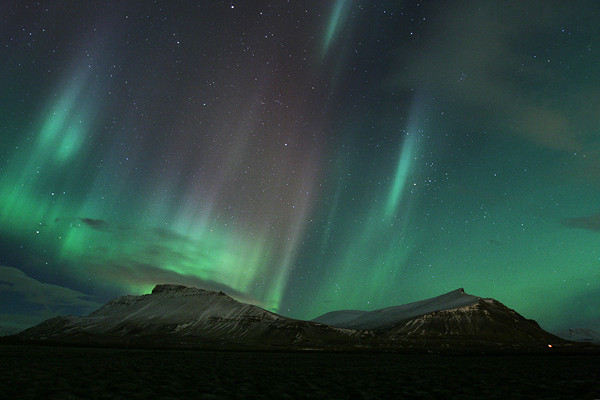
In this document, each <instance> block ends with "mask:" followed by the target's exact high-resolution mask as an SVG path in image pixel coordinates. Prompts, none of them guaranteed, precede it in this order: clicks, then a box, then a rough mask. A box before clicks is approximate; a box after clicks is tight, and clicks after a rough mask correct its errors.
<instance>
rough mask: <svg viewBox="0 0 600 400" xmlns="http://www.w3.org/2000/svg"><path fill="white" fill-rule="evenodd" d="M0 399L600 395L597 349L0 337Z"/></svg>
mask: <svg viewBox="0 0 600 400" xmlns="http://www.w3.org/2000/svg"><path fill="white" fill-rule="evenodd" d="M0 398H3V399H23V398H30V399H31V398H39V399H184V398H190V399H191V398H194V399H227V398H234V399H261V398H264V399H266V398H281V399H286V398H289V399H291V398H294V399H309V398H310V399H313V398H314V399H379V398H381V399H390V398H395V399H402V398H406V399H416V398H419V399H421V398H423V399H445V398H455V399H480V398H490V399H503V400H508V399H522V398H525V399H600V358H599V357H598V356H486V357H482V356H437V355H401V354H315V353H308V354H307V353H240V352H205V351H177V350H124V349H119V350H115V349H102V348H75V347H40V346H24V345H3V346H0Z"/></svg>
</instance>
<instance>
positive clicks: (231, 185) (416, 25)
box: [0, 0, 600, 330]
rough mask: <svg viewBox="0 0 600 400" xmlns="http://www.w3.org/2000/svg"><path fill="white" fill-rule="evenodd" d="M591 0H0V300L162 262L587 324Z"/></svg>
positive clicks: (23, 304) (598, 28)
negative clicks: (457, 296) (471, 303)
mask: <svg viewBox="0 0 600 400" xmlns="http://www.w3.org/2000/svg"><path fill="white" fill-rule="evenodd" d="M598 21H600V4H599V3H598V2H592V1H587V2H584V1H581V2H580V1H572V0H565V1H550V0H549V1H525V0H519V1H441V0H440V1H421V2H417V1H397V0H393V1H366V0H331V1H325V0H324V1H301V0H299V1H278V0H273V1H261V0H252V1H177V2H175V1H166V0H165V1H154V2H151V1H116V0H115V1H92V0H90V1H68V0H67V1H58V0H57V1H44V2H41V4H38V3H35V2H25V1H10V0H8V1H2V2H1V4H0V61H1V63H0V93H1V96H0V265H1V266H2V267H0V305H1V308H0V325H1V326H4V327H8V328H10V329H16V328H17V327H19V328H24V327H26V326H29V325H32V324H34V323H37V322H40V321H41V320H43V319H46V318H49V317H52V316H55V315H57V314H70V313H71V314H76V315H81V314H84V313H88V312H91V311H92V310H94V309H96V308H97V307H99V306H100V305H101V304H102V303H104V302H106V301H108V300H109V299H111V298H113V297H116V296H119V295H123V294H143V293H149V292H150V290H151V289H152V287H153V286H154V285H156V284H158V283H179V284H184V285H191V286H197V287H202V288H206V289H215V290H223V291H225V292H227V293H229V294H230V295H232V296H234V297H235V298H237V299H239V300H241V301H246V302H251V303H254V304H257V305H260V306H261V307H264V308H266V309H268V310H272V311H275V312H278V313H280V314H282V315H285V316H290V317H294V318H303V319H310V318H314V317H316V316H318V315H320V314H322V313H325V312H327V311H331V310H336V309H364V310H372V309H376V308H381V307H386V306H391V305H398V304H403V303H407V302H411V301H416V300H421V299H424V298H427V297H432V296H436V295H439V294H442V293H445V292H448V291H451V290H454V289H457V288H459V287H464V288H465V290H466V292H467V293H470V294H474V295H479V296H483V297H494V298H496V299H498V300H500V301H502V302H503V303H504V304H506V305H507V306H509V307H511V308H514V309H516V310H517V311H518V312H520V313H521V314H523V315H524V316H526V317H528V318H533V319H536V320H537V321H538V322H539V323H540V324H541V325H542V327H543V328H545V329H548V330H560V329H564V328H573V327H587V328H593V329H600V203H599V199H600V131H599V128H600V24H599V23H598Z"/></svg>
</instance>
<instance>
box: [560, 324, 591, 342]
mask: <svg viewBox="0 0 600 400" xmlns="http://www.w3.org/2000/svg"><path fill="white" fill-rule="evenodd" d="M556 336H558V337H560V338H563V339H566V340H571V341H573V342H586V343H595V344H600V333H598V332H596V331H594V330H592V329H585V328H574V329H568V330H566V331H562V332H558V333H557V334H556Z"/></svg>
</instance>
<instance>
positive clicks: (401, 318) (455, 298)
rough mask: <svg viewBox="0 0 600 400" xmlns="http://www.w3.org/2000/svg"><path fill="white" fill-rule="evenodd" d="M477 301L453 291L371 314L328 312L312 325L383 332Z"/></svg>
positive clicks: (475, 298)
mask: <svg viewBox="0 0 600 400" xmlns="http://www.w3.org/2000/svg"><path fill="white" fill-rule="evenodd" d="M478 301H479V298H478V297H475V296H471V295H468V294H466V293H465V291H464V290H463V289H457V290H454V291H452V292H449V293H446V294H443V295H441V296H437V297H433V298H430V299H427V300H421V301H417V302H414V303H409V304H404V305H401V306H395V307H387V308H382V309H379V310H375V311H358V310H343V311H332V312H329V313H327V314H324V315H321V316H320V317H317V318H315V319H313V320H312V321H313V322H319V323H322V324H327V325H331V326H337V327H340V328H349V329H368V330H384V329H387V328H392V327H394V326H396V325H398V324H399V323H401V322H405V321H408V320H410V319H412V318H415V317H419V316H421V315H425V314H429V313H432V312H434V311H440V310H450V309H454V308H459V307H465V306H470V305H474V304H477V302H478Z"/></svg>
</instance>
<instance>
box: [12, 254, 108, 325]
mask: <svg viewBox="0 0 600 400" xmlns="http://www.w3.org/2000/svg"><path fill="white" fill-rule="evenodd" d="M0 277H2V278H0V298H1V300H2V303H5V307H3V310H2V311H3V312H2V313H0V335H1V334H11V333H16V332H19V331H21V330H23V329H26V328H28V327H30V326H33V325H36V324H38V323H40V322H42V321H44V320H46V319H48V318H52V317H55V316H57V315H64V314H69V313H73V312H75V310H76V311H77V312H79V313H82V314H87V313H89V312H91V311H94V310H95V309H97V308H99V307H100V304H99V303H96V302H95V301H93V300H92V299H91V298H90V297H89V296H87V295H85V294H83V293H81V292H78V291H76V290H72V289H69V288H67V287H63V286H58V285H52V284H49V283H43V282H40V281H38V280H36V279H34V278H31V277H29V276H27V275H26V274H25V273H23V272H22V271H21V270H19V269H17V268H12V267H5V266H0Z"/></svg>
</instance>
